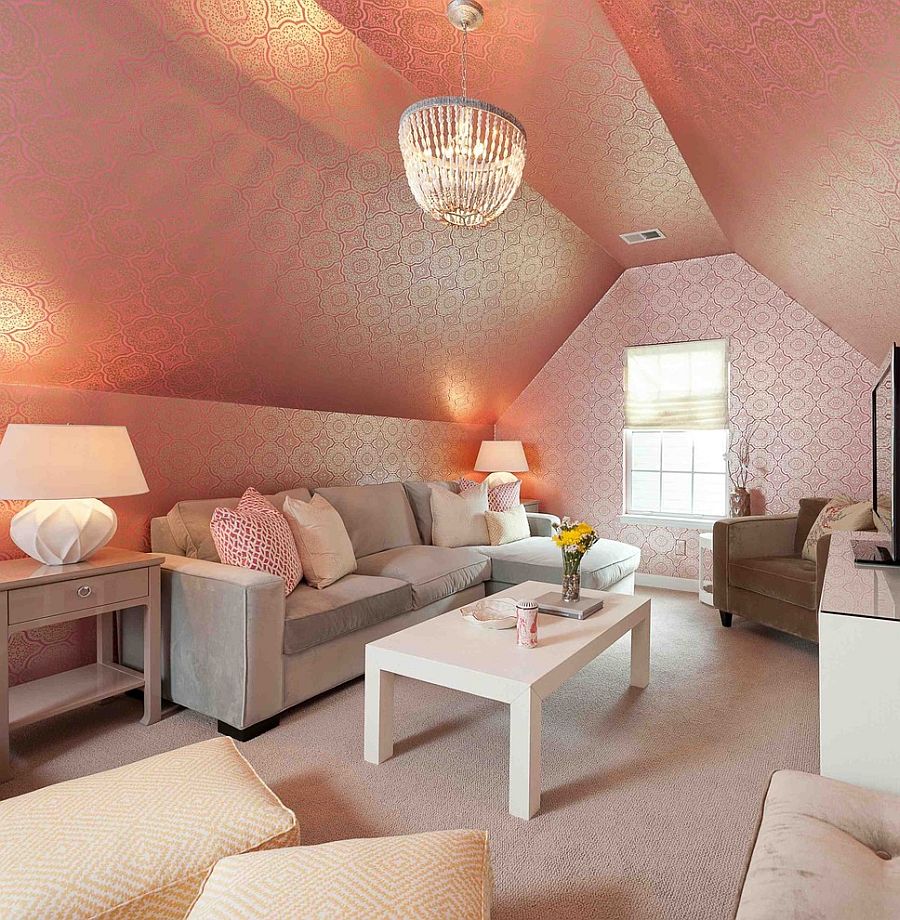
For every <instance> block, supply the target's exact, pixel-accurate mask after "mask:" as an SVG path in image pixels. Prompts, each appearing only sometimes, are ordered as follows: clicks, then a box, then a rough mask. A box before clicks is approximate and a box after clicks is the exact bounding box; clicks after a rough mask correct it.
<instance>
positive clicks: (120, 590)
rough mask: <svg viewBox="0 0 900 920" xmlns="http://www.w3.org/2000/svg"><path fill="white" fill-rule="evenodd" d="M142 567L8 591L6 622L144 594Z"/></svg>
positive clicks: (147, 584) (145, 579) (145, 581)
mask: <svg viewBox="0 0 900 920" xmlns="http://www.w3.org/2000/svg"><path fill="white" fill-rule="evenodd" d="M148 579H149V576H148V573H147V569H146V568H141V569H129V570H128V571H125V572H113V573H112V574H110V575H93V576H91V577H89V578H73V579H71V580H69V581H59V582H54V583H52V584H49V585H41V586H35V587H34V588H17V589H15V590H13V591H10V592H9V622H10V623H25V622H27V621H28V620H40V619H43V618H44V617H52V616H56V615H58V614H61V613H69V612H71V611H75V610H87V609H88V608H90V607H102V606H104V605H105V604H115V603H118V602H120V601H123V602H124V601H129V600H134V598H137V597H146V596H147V593H148V591H149V588H150V582H149V580H148Z"/></svg>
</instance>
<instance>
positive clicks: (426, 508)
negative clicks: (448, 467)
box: [403, 479, 459, 546]
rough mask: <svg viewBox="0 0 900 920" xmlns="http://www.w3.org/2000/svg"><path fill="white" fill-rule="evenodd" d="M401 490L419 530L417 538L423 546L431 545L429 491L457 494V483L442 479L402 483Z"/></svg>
mask: <svg viewBox="0 0 900 920" xmlns="http://www.w3.org/2000/svg"><path fill="white" fill-rule="evenodd" d="M403 488H404V489H405V490H406V497H407V498H408V499H409V504H410V505H411V506H412V510H413V517H415V519H416V527H417V528H418V530H419V536H420V537H421V539H422V543H423V544H424V545H425V546H430V545H431V526H432V522H433V520H432V517H431V490H432V489H433V488H434V489H447V490H448V491H450V492H456V493H459V483H458V482H450V481H448V480H444V479H435V480H432V481H430V482H415V481H410V482H404V483H403Z"/></svg>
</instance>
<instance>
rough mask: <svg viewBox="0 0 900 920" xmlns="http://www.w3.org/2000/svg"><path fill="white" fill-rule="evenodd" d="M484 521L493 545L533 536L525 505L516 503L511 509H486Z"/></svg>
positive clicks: (514, 541)
mask: <svg viewBox="0 0 900 920" xmlns="http://www.w3.org/2000/svg"><path fill="white" fill-rule="evenodd" d="M484 521H485V523H486V524H487V529H488V536H489V537H490V538H491V546H503V545H504V544H506V543H517V542H518V541H519V540H526V539H527V538H528V537H530V536H531V528H530V527H529V526H528V515H527V514H526V512H525V506H524V505H516V507H515V508H513V509H512V510H511V511H485V513H484Z"/></svg>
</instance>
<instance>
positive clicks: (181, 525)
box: [166, 489, 310, 562]
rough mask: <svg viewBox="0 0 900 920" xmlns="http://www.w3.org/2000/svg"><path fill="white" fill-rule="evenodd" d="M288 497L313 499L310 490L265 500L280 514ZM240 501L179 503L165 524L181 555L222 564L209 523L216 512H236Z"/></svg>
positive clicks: (290, 491)
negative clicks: (231, 509)
mask: <svg viewBox="0 0 900 920" xmlns="http://www.w3.org/2000/svg"><path fill="white" fill-rule="evenodd" d="M286 495H290V496H292V497H293V498H296V499H298V500H300V501H304V502H308V501H309V499H310V494H309V489H287V490H286V491H284V492H277V493H276V494H275V495H266V496H265V497H266V498H268V499H269V501H270V502H271V503H272V504H273V505H274V506H275V507H276V508H277V509H278V510H279V511H281V510H282V508H283V507H284V498H285V496H286ZM239 501H240V498H201V499H197V500H192V501H184V502H178V504H177V505H175V507H174V508H172V510H171V511H170V512H169V513H168V514H167V515H166V522H167V523H168V525H169V529H170V530H171V531H172V538H173V539H174V540H175V543H176V544H177V546H178V548H179V550H180V553H181V555H182V556H188V557H189V558H190V559H205V560H206V561H207V562H221V559H219V554H218V552H217V551H216V546H215V544H214V543H213V538H212V534H211V533H210V530H209V522H210V521H211V520H212V516H213V512H214V511H215V510H216V508H237V504H238V502H239Z"/></svg>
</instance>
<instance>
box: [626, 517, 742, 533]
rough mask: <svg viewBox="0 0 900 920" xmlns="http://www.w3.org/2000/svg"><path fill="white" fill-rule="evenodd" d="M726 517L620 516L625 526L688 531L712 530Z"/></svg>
mask: <svg viewBox="0 0 900 920" xmlns="http://www.w3.org/2000/svg"><path fill="white" fill-rule="evenodd" d="M725 516H726V515H724V514H723V515H721V516H720V517H696V516H691V515H682V516H679V515H677V514H620V515H619V520H620V521H621V522H622V523H623V524H643V525H645V526H646V525H648V524H650V525H652V526H653V527H678V528H684V529H686V530H712V527H713V524H714V523H715V522H716V521H720V520H722V518H724V517H725Z"/></svg>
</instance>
